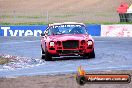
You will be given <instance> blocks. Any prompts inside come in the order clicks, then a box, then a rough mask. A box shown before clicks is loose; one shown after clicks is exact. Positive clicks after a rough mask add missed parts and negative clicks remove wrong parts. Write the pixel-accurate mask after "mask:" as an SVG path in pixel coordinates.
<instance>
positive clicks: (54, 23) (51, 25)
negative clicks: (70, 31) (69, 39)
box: [49, 22, 84, 26]
mask: <svg viewBox="0 0 132 88" xmlns="http://www.w3.org/2000/svg"><path fill="white" fill-rule="evenodd" d="M63 24H78V25H84V23H78V22H63V23H53V24H49V26H55V25H63Z"/></svg>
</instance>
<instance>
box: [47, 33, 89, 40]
mask: <svg viewBox="0 0 132 88" xmlns="http://www.w3.org/2000/svg"><path fill="white" fill-rule="evenodd" d="M49 38H50V39H51V41H66V40H88V39H89V36H88V35H87V34H63V35H53V36H49Z"/></svg>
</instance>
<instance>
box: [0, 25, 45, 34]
mask: <svg viewBox="0 0 132 88" xmlns="http://www.w3.org/2000/svg"><path fill="white" fill-rule="evenodd" d="M46 28H47V26H0V36H40V34H41V33H43V32H44V30H45V29H46Z"/></svg>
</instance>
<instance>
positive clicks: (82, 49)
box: [41, 34, 94, 56]
mask: <svg viewBox="0 0 132 88" xmlns="http://www.w3.org/2000/svg"><path fill="white" fill-rule="evenodd" d="M51 41H53V42H54V46H50V44H49V43H50V42H51ZM88 41H92V45H90V46H88V43H87V42H88ZM64 44H71V45H65V47H66V48H65V47H64ZM76 44H77V45H78V47H75V46H74V45H76ZM41 46H42V49H43V50H44V51H45V50H47V51H48V52H49V53H50V54H52V55H58V56H62V55H68V56H69V55H84V54H87V53H90V52H92V51H93V50H94V40H93V38H92V37H91V36H90V35H88V34H63V35H50V36H43V37H41ZM67 47H69V48H67Z"/></svg>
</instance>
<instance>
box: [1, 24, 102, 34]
mask: <svg viewBox="0 0 132 88" xmlns="http://www.w3.org/2000/svg"><path fill="white" fill-rule="evenodd" d="M46 28H47V25H40V26H0V36H40V34H41V33H43V32H44V31H45V29H46ZM86 28H87V31H88V33H89V34H90V35H92V36H100V30H101V26H100V25H86Z"/></svg>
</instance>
